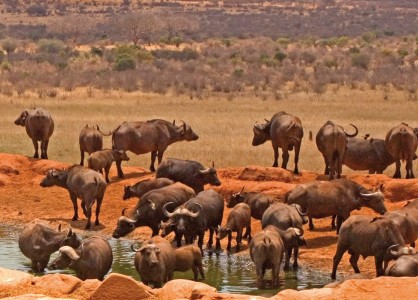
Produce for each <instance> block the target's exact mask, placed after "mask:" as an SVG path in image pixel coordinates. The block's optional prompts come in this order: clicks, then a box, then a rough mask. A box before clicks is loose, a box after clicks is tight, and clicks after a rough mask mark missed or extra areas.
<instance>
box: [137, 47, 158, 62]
mask: <svg viewBox="0 0 418 300" xmlns="http://www.w3.org/2000/svg"><path fill="white" fill-rule="evenodd" d="M136 57H137V58H138V60H139V61H151V60H153V59H154V56H152V53H151V52H149V51H147V50H145V49H139V50H138V53H137V55H136Z"/></svg>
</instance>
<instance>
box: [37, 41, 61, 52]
mask: <svg viewBox="0 0 418 300" xmlns="http://www.w3.org/2000/svg"><path fill="white" fill-rule="evenodd" d="M65 48H66V46H65V44H64V42H63V41H61V40H57V39H41V40H39V41H38V49H39V50H40V51H42V52H46V53H50V54H57V53H60V52H61V51H63V50H64V49H65Z"/></svg>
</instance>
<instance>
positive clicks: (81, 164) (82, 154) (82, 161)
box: [80, 149, 84, 166]
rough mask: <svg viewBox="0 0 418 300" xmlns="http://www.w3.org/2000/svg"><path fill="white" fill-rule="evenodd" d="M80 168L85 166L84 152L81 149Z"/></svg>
mask: <svg viewBox="0 0 418 300" xmlns="http://www.w3.org/2000/svg"><path fill="white" fill-rule="evenodd" d="M80 157H81V159H80V166H84V151H83V150H81V149H80Z"/></svg>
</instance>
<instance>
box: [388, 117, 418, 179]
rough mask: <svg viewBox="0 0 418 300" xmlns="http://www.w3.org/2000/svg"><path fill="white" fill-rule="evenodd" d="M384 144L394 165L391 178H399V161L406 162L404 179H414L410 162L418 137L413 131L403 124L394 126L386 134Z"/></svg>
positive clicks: (417, 144) (417, 143)
mask: <svg viewBox="0 0 418 300" xmlns="http://www.w3.org/2000/svg"><path fill="white" fill-rule="evenodd" d="M385 143H386V149H387V150H388V152H389V153H390V154H391V155H392V156H393V157H394V159H395V163H396V171H395V174H393V178H401V160H403V161H406V168H405V169H406V178H415V176H414V171H413V165H412V162H413V159H414V156H415V152H416V151H417V147H418V137H417V135H416V134H415V132H414V129H412V128H411V127H409V126H408V125H407V124H405V123H402V124H400V125H398V126H395V127H393V128H392V129H391V130H389V132H388V133H387V134H386V139H385Z"/></svg>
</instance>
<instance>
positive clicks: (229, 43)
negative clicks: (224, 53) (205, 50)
mask: <svg viewBox="0 0 418 300" xmlns="http://www.w3.org/2000/svg"><path fill="white" fill-rule="evenodd" d="M222 44H224V45H225V46H227V47H231V45H232V43H231V40H230V39H222Z"/></svg>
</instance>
